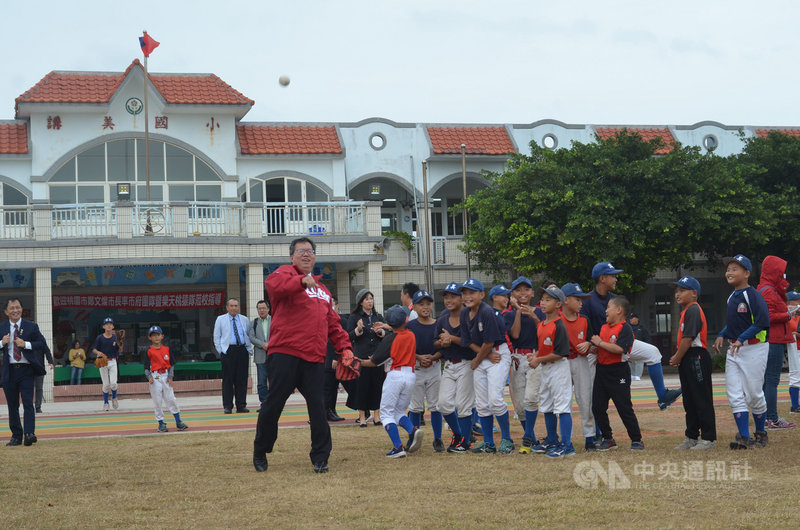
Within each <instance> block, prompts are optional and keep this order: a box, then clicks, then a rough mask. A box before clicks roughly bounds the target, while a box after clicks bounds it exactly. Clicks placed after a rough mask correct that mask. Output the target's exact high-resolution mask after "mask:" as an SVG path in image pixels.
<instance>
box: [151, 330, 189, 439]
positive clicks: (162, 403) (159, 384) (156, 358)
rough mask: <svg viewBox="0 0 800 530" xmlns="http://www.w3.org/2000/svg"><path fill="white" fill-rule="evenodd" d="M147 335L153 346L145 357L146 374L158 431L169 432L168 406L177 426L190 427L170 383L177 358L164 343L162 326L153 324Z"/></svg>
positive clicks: (179, 427)
mask: <svg viewBox="0 0 800 530" xmlns="http://www.w3.org/2000/svg"><path fill="white" fill-rule="evenodd" d="M147 336H148V338H149V339H150V344H151V346H150V348H148V349H147V355H146V356H145V358H144V376H145V377H146V378H147V381H148V382H149V383H150V397H151V398H153V411H154V412H155V415H156V421H157V422H158V432H167V424H166V423H164V407H167V410H169V411H170V412H171V413H172V415H173V416H174V417H175V427H177V428H178V430H179V431H185V430H186V429H188V428H189V427H188V426H187V425H186V424H185V423H183V422H182V421H181V410H180V409H179V408H178V401H177V400H176V399H175V392H173V390H172V385H170V383H171V382H172V379H173V377H174V370H175V369H174V365H175V360H174V359H173V357H172V353H171V352H170V351H169V347H168V346H166V345H164V344H162V342H163V341H164V332H163V331H162V330H161V327H160V326H151V327H150V330H149V331H148V332H147Z"/></svg>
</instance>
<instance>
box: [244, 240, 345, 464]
mask: <svg viewBox="0 0 800 530" xmlns="http://www.w3.org/2000/svg"><path fill="white" fill-rule="evenodd" d="M289 259H290V260H291V262H292V264H291V265H283V266H281V267H279V268H278V270H276V271H275V272H273V273H272V274H270V275H269V276H268V277H267V279H266V280H265V281H264V285H265V286H266V289H267V295H268V296H269V301H270V304H271V305H272V324H271V325H270V335H269V343H268V346H267V363H268V366H269V370H268V371H267V373H268V377H269V391H268V392H267V400H266V401H265V402H264V403H263V404H262V405H261V412H259V414H258V424H257V425H256V438H255V440H254V441H253V467H255V469H256V471H266V470H267V453H271V452H272V447H273V446H274V445H275V440H276V439H277V438H278V418H280V416H281V413H282V412H283V407H284V405H285V404H286V400H287V399H289V396H290V395H292V392H294V389H295V388H297V389H298V390H299V391H300V393H301V394H302V395H303V397H304V398H305V400H306V405H307V407H308V417H309V420H310V422H311V453H309V456H310V457H311V463H312V464H314V472H315V473H327V471H328V457H329V456H330V454H331V429H330V427H329V426H328V420H327V416H326V411H325V403H324V396H323V387H324V384H323V380H324V369H325V350H326V346H327V343H328V340H330V341H331V343H332V344H333V347H334V349H335V350H336V351H337V352H338V353H344V352H345V351H351V349H352V346H351V344H350V339H349V338H348V336H347V333H346V332H345V331H344V330H343V329H342V326H341V324H340V319H339V315H338V314H337V313H336V311H335V310H334V308H333V303H332V297H331V293H330V292H329V291H328V289H326V288H325V286H324V285H322V284H321V283H318V280H319V277H316V278H315V277H314V276H313V275H312V271H313V270H314V263H315V261H316V246H315V245H314V242H313V241H311V240H310V239H308V238H306V237H301V238H299V239H295V240H294V241H292V243H291V245H290V246H289ZM351 353H352V352H351Z"/></svg>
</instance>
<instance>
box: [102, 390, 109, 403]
mask: <svg viewBox="0 0 800 530" xmlns="http://www.w3.org/2000/svg"><path fill="white" fill-rule="evenodd" d="M103 403H108V392H103Z"/></svg>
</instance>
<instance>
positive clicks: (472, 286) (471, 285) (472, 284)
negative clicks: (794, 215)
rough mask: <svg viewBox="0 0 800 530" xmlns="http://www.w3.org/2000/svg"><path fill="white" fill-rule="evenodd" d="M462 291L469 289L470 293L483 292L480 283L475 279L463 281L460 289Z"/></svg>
mask: <svg viewBox="0 0 800 530" xmlns="http://www.w3.org/2000/svg"><path fill="white" fill-rule="evenodd" d="M464 289H469V290H470V291H480V292H483V291H485V289H484V288H483V284H482V283H481V281H480V280H476V279H475V278H469V279H468V280H467V281H465V282H464V283H463V284H462V285H461V287H460V290H461V291H463V290H464Z"/></svg>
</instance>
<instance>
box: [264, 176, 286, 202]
mask: <svg viewBox="0 0 800 530" xmlns="http://www.w3.org/2000/svg"><path fill="white" fill-rule="evenodd" d="M265 188H266V190H267V201H266V202H286V195H285V194H284V189H283V179H272V180H268V181H267V182H265Z"/></svg>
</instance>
